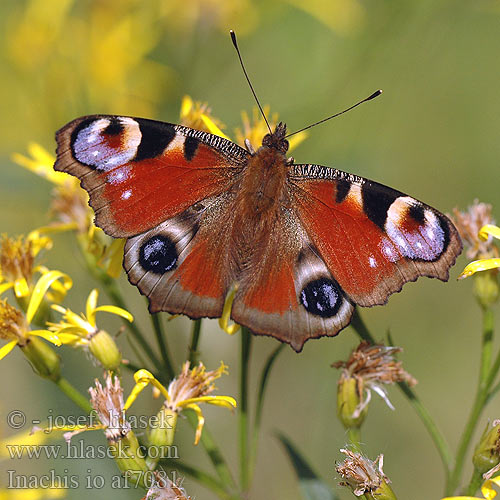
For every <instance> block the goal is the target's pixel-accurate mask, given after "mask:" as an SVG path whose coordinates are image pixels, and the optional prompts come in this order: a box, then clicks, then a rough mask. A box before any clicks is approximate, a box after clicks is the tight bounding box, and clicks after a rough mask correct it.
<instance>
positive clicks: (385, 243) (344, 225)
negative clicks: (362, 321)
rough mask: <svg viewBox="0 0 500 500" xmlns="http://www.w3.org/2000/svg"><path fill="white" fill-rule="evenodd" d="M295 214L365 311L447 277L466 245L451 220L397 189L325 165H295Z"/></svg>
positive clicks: (351, 296) (320, 252)
mask: <svg viewBox="0 0 500 500" xmlns="http://www.w3.org/2000/svg"><path fill="white" fill-rule="evenodd" d="M290 180H291V182H292V184H293V185H294V188H295V191H296V195H295V200H296V207H297V215H298V217H299V218H300V220H301V222H302V224H303V225H304V228H305V230H306V231H307V233H308V235H309V236H310V238H311V240H312V241H313V243H314V245H315V246H316V247H317V249H318V252H319V254H320V255H321V257H322V258H323V259H324V261H325V264H326V265H327V267H328V269H329V271H330V272H331V273H332V275H333V276H334V277H335V279H336V280H337V281H338V283H339V284H340V286H341V287H342V289H343V290H344V292H345V293H346V294H347V295H348V296H349V297H350V299H351V300H352V301H353V302H355V303H356V304H359V305H361V306H372V305H375V304H384V303H385V302H387V299H388V297H389V295H390V294H392V293H394V292H397V291H400V290H401V287H402V286H403V285H404V283H406V282H408V281H414V280H416V279H417V278H418V277H419V276H429V277H434V278H439V279H441V280H443V281H446V280H447V279H448V270H449V268H450V266H452V265H453V263H454V262H455V259H456V257H457V256H458V255H459V254H460V252H461V249H462V244H461V241H460V238H459V236H458V233H457V231H456V229H455V227H454V226H453V224H452V223H451V222H450V220H449V219H448V218H447V217H446V216H444V215H443V214H441V213H440V212H438V211H437V210H435V209H433V208H431V207H429V206H428V205H425V204H423V203H421V202H420V201H418V200H415V199H414V198H411V197H409V196H407V195H405V194H403V193H401V192H399V191H396V190H394V189H391V188H388V187H386V186H383V185H381V184H378V183H376V182H373V181H369V180H367V179H363V178H361V177H358V176H355V175H352V174H347V173H345V172H342V171H340V170H336V169H333V168H328V167H322V166H319V165H294V166H292V167H291V171H290Z"/></svg>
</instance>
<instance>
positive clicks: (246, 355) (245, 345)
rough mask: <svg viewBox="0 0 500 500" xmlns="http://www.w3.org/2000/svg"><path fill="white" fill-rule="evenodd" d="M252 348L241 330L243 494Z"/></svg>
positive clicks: (246, 476) (246, 473)
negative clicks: (249, 366)
mask: <svg viewBox="0 0 500 500" xmlns="http://www.w3.org/2000/svg"><path fill="white" fill-rule="evenodd" d="M251 347H252V334H251V333H250V332H249V330H248V329H247V328H245V327H242V328H241V359H240V402H239V442H240V484H241V490H242V491H243V492H244V493H245V492H246V491H247V490H248V487H249V456H248V364H249V361H250V352H251Z"/></svg>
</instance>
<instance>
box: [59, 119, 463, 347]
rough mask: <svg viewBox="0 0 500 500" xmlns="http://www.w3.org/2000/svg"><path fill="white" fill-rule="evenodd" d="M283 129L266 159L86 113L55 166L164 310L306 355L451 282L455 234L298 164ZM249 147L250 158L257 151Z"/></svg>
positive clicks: (154, 305)
mask: <svg viewBox="0 0 500 500" xmlns="http://www.w3.org/2000/svg"><path fill="white" fill-rule="evenodd" d="M285 136H286V127H285V126H284V125H282V124H279V125H278V126H277V127H276V129H275V130H274V131H273V132H272V133H270V134H268V135H266V137H265V138H264V140H263V144H262V146H261V147H260V148H259V149H258V150H257V151H256V152H253V150H251V149H250V150H249V151H246V150H245V149H243V148H241V147H239V146H237V145H236V144H234V143H231V142H230V141H227V140H225V139H222V138H220V137H217V136H214V135H212V134H208V133H205V132H201V131H198V130H194V129H190V128H188V127H184V126H181V125H174V124H167V123H162V122H155V121H152V120H144V119H140V118H131V117H116V116H106V115H96V116H91V117H83V118H79V119H77V120H74V121H73V122H71V123H69V124H68V125H66V126H65V127H64V128H63V129H61V130H60V131H59V132H58V133H57V142H58V159H57V162H56V165H55V168H56V170H61V171H64V172H68V173H70V174H72V175H76V176H77V177H79V178H80V180H81V183H82V186H83V187H84V188H85V189H86V190H87V191H88V192H89V196H90V203H91V206H92V207H93V208H94V210H95V212H96V224H97V225H99V226H100V227H102V228H103V230H104V231H105V232H107V233H108V234H110V235H111V236H115V237H122V238H127V243H126V245H125V253H124V268H125V270H126V272H127V274H128V277H129V280H130V281H131V283H133V284H134V285H137V287H138V288H139V290H140V291H141V293H143V294H145V295H147V296H148V298H149V300H150V310H151V311H152V312H157V311H168V312H171V313H182V314H186V315H188V316H190V317H191V318H199V317H218V316H220V315H221V314H222V309H223V306H224V301H225V298H226V296H227V294H228V293H229V291H230V290H231V289H234V288H236V290H237V291H236V294H235V297H234V302H233V304H232V310H231V317H232V318H233V319H234V320H235V321H236V322H237V323H240V324H242V325H245V326H248V327H249V328H250V329H251V330H252V331H253V332H254V333H257V334H264V335H272V336H274V337H276V338H278V339H280V340H282V341H284V342H288V343H289V344H290V345H291V346H292V347H293V348H294V349H295V350H297V351H300V350H301V349H302V346H303V344H304V342H305V341H306V340H307V339H309V338H316V337H320V336H324V335H329V336H332V335H336V334H337V333H338V332H339V331H340V330H341V329H342V328H344V327H345V326H346V325H347V324H348V323H349V321H350V318H351V315H352V312H353V310H354V307H355V305H356V304H359V305H362V306H372V305H375V304H383V303H385V302H386V301H387V299H388V296H389V295H390V294H391V293H394V292H397V291H399V290H400V289H401V287H402V286H403V284H404V283H406V282H408V281H414V280H415V279H417V278H418V277H419V276H430V277H437V278H439V279H441V280H446V279H447V278H448V269H449V267H450V266H451V265H452V264H453V263H454V261H455V259H456V256H457V255H458V254H459V253H460V251H461V242H460V239H459V236H458V234H457V232H456V230H455V228H454V226H453V224H452V223H451V222H450V221H449V219H447V218H446V217H445V216H444V215H443V214H441V213H439V212H438V211H436V210H435V209H433V208H431V207H429V206H427V205H425V204H423V203H421V202H419V201H417V200H415V199H414V198H411V197H409V196H407V195H404V194H403V193H401V192H399V191H396V190H393V189H391V188H388V187H386V186H382V185H381V184H378V183H375V182H373V181H369V180H366V179H363V178H361V177H358V176H355V175H353V174H348V173H346V172H342V171H340V170H336V169H333V168H328V167H322V166H319V165H310V164H294V162H293V159H287V157H286V152H287V150H288V142H287V141H286V139H285ZM250 151H251V152H250Z"/></svg>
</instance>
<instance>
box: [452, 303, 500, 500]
mask: <svg viewBox="0 0 500 500" xmlns="http://www.w3.org/2000/svg"><path fill="white" fill-rule="evenodd" d="M493 323H494V318H493V312H492V311H491V309H489V308H485V309H483V336H482V349H481V366H480V369H479V383H478V387H477V391H476V397H475V399H474V404H473V405H472V408H471V411H470V414H469V418H468V419H467V423H466V425H465V429H464V432H463V433H462V438H461V440H460V443H459V445H458V451H457V455H456V460H455V467H454V468H453V471H452V473H451V476H450V479H449V481H448V483H447V485H446V494H447V495H452V494H453V493H454V492H455V490H456V489H457V487H458V483H459V481H460V477H461V476H462V469H463V467H464V463H465V455H466V453H467V450H468V448H469V445H470V442H471V439H472V436H473V435H474V431H475V430H476V427H477V424H478V423H479V417H480V416H481V413H482V411H483V409H484V407H485V405H486V402H487V401H488V392H489V389H490V388H491V385H492V384H493V381H494V380H495V377H496V375H497V373H498V368H499V367H500V355H499V356H497V358H496V360H495V363H494V364H493V366H492V367H491V368H490V366H489V365H490V364H491V350H492V340H493Z"/></svg>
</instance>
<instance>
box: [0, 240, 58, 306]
mask: <svg viewBox="0 0 500 500" xmlns="http://www.w3.org/2000/svg"><path fill="white" fill-rule="evenodd" d="M51 247H52V241H51V240H50V238H47V237H42V236H40V235H39V234H38V233H37V232H36V231H33V232H32V233H30V234H29V235H28V236H27V237H23V236H18V237H17V238H16V239H14V238H9V237H8V236H7V235H5V234H4V235H2V236H1V237H0V294H2V293H3V292H5V291H6V290H9V289H10V288H13V289H14V293H15V295H16V297H18V298H19V297H26V296H28V295H29V294H30V291H31V289H32V287H33V283H32V281H33V275H34V273H36V272H40V273H41V274H42V276H43V275H44V274H45V273H46V272H47V269H46V268H44V267H43V266H35V265H34V262H35V257H36V256H37V255H38V254H39V253H40V251H41V250H42V249H44V248H51ZM60 291H62V290H60Z"/></svg>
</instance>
